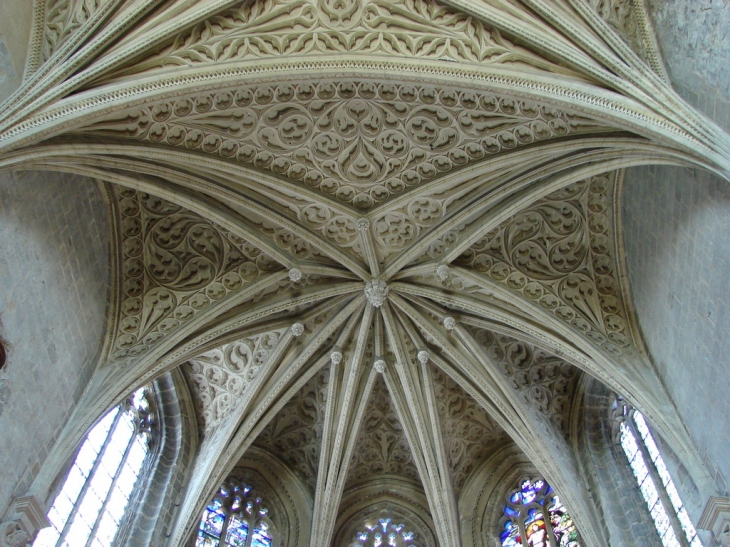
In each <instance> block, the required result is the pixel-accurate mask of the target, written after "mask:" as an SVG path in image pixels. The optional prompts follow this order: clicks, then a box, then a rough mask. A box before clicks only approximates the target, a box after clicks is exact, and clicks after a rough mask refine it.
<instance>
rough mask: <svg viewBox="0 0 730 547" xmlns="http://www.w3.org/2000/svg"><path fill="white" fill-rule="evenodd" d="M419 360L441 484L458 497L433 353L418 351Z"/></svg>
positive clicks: (414, 339)
mask: <svg viewBox="0 0 730 547" xmlns="http://www.w3.org/2000/svg"><path fill="white" fill-rule="evenodd" d="M401 325H402V326H403V328H404V330H405V331H406V333H407V334H408V336H409V337H410V339H411V341H412V342H413V344H414V345H415V346H416V347H417V348H419V347H420V348H425V344H424V342H423V340H422V339H421V338H420V337H419V336H418V334H417V333H416V332H415V331H414V329H413V327H412V326H411V325H410V324H409V322H408V321H407V320H405V319H404V318H401ZM417 357H418V361H419V363H420V370H421V384H422V386H423V394H424V396H425V402H426V411H427V413H428V419H429V423H430V425H431V435H432V441H433V448H434V451H435V452H436V462H437V465H438V470H439V476H440V482H441V486H442V488H443V489H444V491H445V492H447V494H448V496H449V498H451V499H456V498H455V495H454V490H453V484H452V480H451V470H450V468H449V465H448V463H447V461H448V460H447V458H446V452H445V448H444V447H445V444H444V440H443V435H442V429H441V418H440V417H439V415H438V412H437V410H436V409H437V403H436V393H435V391H434V381H433V372H432V370H431V368H430V367H429V361H430V360H431V354H430V352H429V351H427V350H425V349H421V350H419V351H418V356H417ZM453 510H454V511H455V512H454V515H453V518H454V521H458V512H456V506H454V507H453Z"/></svg>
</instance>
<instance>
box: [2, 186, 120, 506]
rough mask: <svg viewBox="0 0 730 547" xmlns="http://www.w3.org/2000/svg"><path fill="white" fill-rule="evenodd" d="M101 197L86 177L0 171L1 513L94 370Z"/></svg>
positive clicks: (39, 461) (101, 299) (102, 275)
mask: <svg viewBox="0 0 730 547" xmlns="http://www.w3.org/2000/svg"><path fill="white" fill-rule="evenodd" d="M107 216H108V213H107V205H106V203H105V202H104V200H103V197H102V194H101V192H100V190H99V189H98V187H97V186H96V185H95V184H94V183H93V182H92V181H90V180H89V179H84V178H82V177H77V176H70V175H64V174H56V173H42V172H24V173H20V172H19V173H0V319H1V320H2V325H1V326H0V335H1V336H2V337H3V338H4V339H5V340H6V341H7V342H8V344H9V350H8V363H7V365H6V366H5V367H4V368H3V370H2V371H0V431H2V439H1V442H0V517H1V516H2V515H3V514H4V513H5V512H6V510H7V508H8V507H9V504H10V503H11V502H12V499H13V498H14V497H15V496H18V495H23V494H25V492H26V491H27V489H28V487H29V485H30V484H31V482H32V480H33V478H34V476H35V475H36V474H37V473H38V471H39V470H40V467H41V466H42V465H43V462H44V461H45V459H46V456H47V454H48V451H49V450H50V448H51V447H52V446H53V443H54V442H55V440H56V438H57V435H58V434H59V433H60V431H61V429H62V427H63V425H64V423H65V421H66V420H67V418H68V417H69V415H70V414H71V412H72V411H73V409H74V406H75V403H76V401H78V400H79V398H80V396H81V394H82V392H83V389H84V388H85V387H86V384H87V382H88V380H89V378H90V377H91V373H92V370H93V367H94V365H95V363H96V359H97V356H98V354H99V352H100V349H101V343H102V338H103V334H104V331H105V329H106V320H105V311H106V302H107V300H108V290H109V282H110V262H109V226H108V220H107Z"/></svg>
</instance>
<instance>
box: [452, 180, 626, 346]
mask: <svg viewBox="0 0 730 547" xmlns="http://www.w3.org/2000/svg"><path fill="white" fill-rule="evenodd" d="M615 177H616V175H615V173H611V174H605V175H600V176H596V177H592V178H591V179H588V180H584V181H581V182H579V183H576V184H573V185H570V186H568V187H566V188H564V189H562V190H559V191H558V192H556V193H554V194H551V195H550V196H548V197H546V198H544V199H542V200H540V201H538V202H537V203H535V204H534V205H532V206H530V207H528V208H526V209H525V210H524V211H523V212H521V213H519V214H517V215H515V216H514V217H512V218H511V219H510V220H509V221H508V222H505V223H504V224H502V225H501V226H499V227H498V228H495V229H494V230H491V231H490V232H489V233H487V234H486V235H485V236H484V237H483V238H482V239H480V240H479V241H478V242H477V243H476V244H474V245H472V247H470V248H469V250H467V251H466V252H464V253H463V254H462V255H461V256H460V257H459V258H458V259H457V260H456V261H455V264H458V265H460V266H462V267H466V268H469V269H470V270H472V271H475V272H478V273H479V274H480V275H486V276H488V277H489V278H491V280H493V281H494V282H497V283H499V284H501V285H503V286H505V287H507V288H508V289H509V290H511V291H514V292H515V293H517V294H519V295H520V296H521V297H523V298H525V299H526V300H527V301H530V302H534V303H535V304H536V305H538V306H540V307H541V308H542V309H544V310H546V311H549V312H551V313H552V314H553V315H554V316H555V317H557V318H558V319H560V320H561V321H563V322H565V323H568V324H569V325H570V326H571V327H573V328H574V329H576V330H577V331H578V332H580V333H581V334H582V335H583V336H585V337H587V338H588V339H589V340H590V341H591V343H593V344H595V345H597V346H599V347H601V349H603V350H604V351H606V352H607V353H608V354H609V355H612V356H621V355H627V356H635V355H636V350H635V347H634V344H633V336H632V333H631V332H630V329H629V323H628V318H627V317H628V316H627V313H626V305H625V302H624V301H623V293H622V291H621V286H620V283H619V280H618V278H617V272H618V266H617V262H616V260H617V257H616V251H615V227H614V223H613V212H612V207H611V204H612V203H613V199H614V193H615V191H616V187H615ZM457 277H458V276H457ZM448 283H449V284H450V285H451V286H453V287H454V288H462V289H465V290H468V288H467V287H465V286H464V284H463V282H461V281H459V280H458V279H455V277H454V276H452V277H451V278H450V280H449V282H448Z"/></svg>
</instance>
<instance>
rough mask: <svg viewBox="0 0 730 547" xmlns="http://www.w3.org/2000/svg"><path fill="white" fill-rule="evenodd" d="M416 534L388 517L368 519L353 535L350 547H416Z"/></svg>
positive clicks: (401, 523)
mask: <svg viewBox="0 0 730 547" xmlns="http://www.w3.org/2000/svg"><path fill="white" fill-rule="evenodd" d="M418 545H419V544H418V543H417V542H416V534H415V532H413V531H412V530H410V528H409V527H408V526H407V525H406V524H405V523H403V522H400V521H395V520H393V519H392V518H390V517H383V518H378V519H370V520H368V521H366V522H365V524H364V525H363V527H362V530H360V531H358V532H357V534H356V535H355V541H353V542H352V544H351V547H417V546H418Z"/></svg>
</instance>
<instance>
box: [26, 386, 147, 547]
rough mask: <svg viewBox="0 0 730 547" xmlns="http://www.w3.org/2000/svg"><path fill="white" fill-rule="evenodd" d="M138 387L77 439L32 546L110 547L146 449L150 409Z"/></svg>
mask: <svg viewBox="0 0 730 547" xmlns="http://www.w3.org/2000/svg"><path fill="white" fill-rule="evenodd" d="M148 396H149V394H148V392H147V389H146V388H145V389H140V390H139V391H137V392H136V393H135V394H134V395H133V396H132V397H130V398H129V399H128V400H127V401H125V402H124V403H122V404H121V405H120V406H118V407H117V408H115V409H113V410H111V411H110V412H109V413H108V414H107V415H106V416H104V417H103V418H102V419H101V421H99V423H97V424H96V425H95V426H94V427H93V428H92V429H91V431H89V434H88V435H87V436H86V439H85V440H84V442H83V443H82V444H81V448H80V449H79V452H78V454H77V455H76V459H75V460H74V463H73V465H72V466H71V470H70V471H69V473H68V475H67V476H66V480H65V482H64V483H63V486H62V488H61V491H60V492H59V493H58V495H57V496H56V499H55V500H54V502H53V505H52V506H51V509H50V510H49V511H48V520H49V521H50V522H51V526H50V527H48V528H44V529H43V530H41V531H40V532H39V533H38V536H37V537H36V540H35V541H34V542H33V547H110V546H111V545H112V544H113V543H114V539H115V537H116V535H117V531H118V529H119V525H120V523H121V522H122V518H123V517H124V515H125V513H126V512H127V510H128V505H129V500H130V498H131V497H132V493H133V491H134V486H135V484H136V483H137V477H138V476H139V474H140V472H141V471H142V467H143V464H144V461H145V458H146V457H147V453H148V451H149V446H150V441H151V438H152V437H151V435H152V422H153V419H152V413H151V412H150V403H149V400H148Z"/></svg>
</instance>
